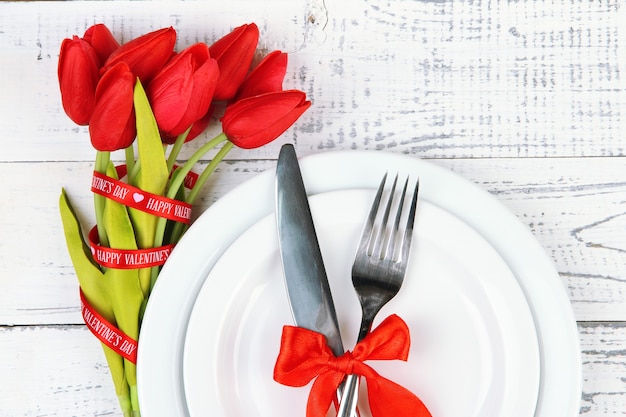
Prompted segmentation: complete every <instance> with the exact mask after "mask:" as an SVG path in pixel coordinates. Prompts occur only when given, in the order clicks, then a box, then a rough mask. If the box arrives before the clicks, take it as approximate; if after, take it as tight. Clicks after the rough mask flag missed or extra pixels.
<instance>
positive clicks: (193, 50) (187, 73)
mask: <svg viewBox="0 0 626 417" xmlns="http://www.w3.org/2000/svg"><path fill="white" fill-rule="evenodd" d="M218 76H219V69H218V67H217V62H216V61H215V60H214V59H212V58H210V57H209V48H208V46H207V45H206V44H204V43H197V44H195V45H192V46H190V47H189V48H187V49H185V50H184V51H182V52H181V53H180V54H178V55H176V56H174V57H173V58H172V59H171V60H170V62H169V63H168V64H167V65H166V66H165V67H164V68H163V69H162V70H161V72H159V73H158V74H157V75H156V76H155V77H154V79H153V80H152V82H150V84H149V85H148V87H147V88H146V94H147V95H148V99H149V100H150V104H151V106H152V111H153V112H154V117H155V118H156V120H157V124H158V125H159V129H161V131H163V132H164V133H165V134H166V135H167V136H173V137H176V136H178V135H180V134H181V133H183V132H184V131H185V130H187V129H188V128H189V127H190V126H191V125H192V124H193V123H194V122H196V121H197V120H199V119H201V118H202V117H203V116H204V115H206V113H207V111H208V110H209V106H210V105H211V101H212V100H213V92H214V91H215V85H216V83H217V79H218Z"/></svg>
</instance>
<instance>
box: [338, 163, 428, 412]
mask: <svg viewBox="0 0 626 417" xmlns="http://www.w3.org/2000/svg"><path fill="white" fill-rule="evenodd" d="M386 181H387V174H385V176H384V177H383V179H382V181H381V183H380V186H379V187H378V191H377V192H376V197H375V198H374V203H373V204H372V208H371V209H370V213H369V216H368V218H367V221H366V223H365V227H364V229H363V233H362V236H361V241H360V243H359V247H358V249H357V254H356V257H355V260H354V264H353V265H352V285H353V286H354V289H355V290H356V293H357V295H358V297H359V302H360V303H361V310H362V318H361V328H360V330H359V336H358V339H357V342H359V341H361V340H362V339H363V338H364V337H365V336H366V335H367V334H368V333H369V331H370V329H371V327H372V322H373V321H374V317H376V314H378V312H379V311H380V309H381V308H382V307H383V306H384V305H385V304H387V303H388V302H389V300H391V299H392V298H393V297H395V295H396V294H397V293H398V291H400V287H401V286H402V281H404V275H405V272H406V267H407V263H408V259H409V252H410V248H411V238H412V237H413V224H414V222H415V211H416V207H417V194H418V191H419V180H418V181H416V184H415V189H414V190H413V196H412V199H411V204H410V208H409V214H408V216H407V219H406V224H405V226H404V230H401V229H400V219H401V218H402V212H403V207H404V205H405V198H406V195H407V188H408V184H409V178H407V179H406V181H405V183H404V187H403V189H402V192H401V193H400V200H399V201H398V203H397V209H396V215H395V219H394V221H393V224H389V214H390V212H391V208H392V205H393V203H394V197H395V196H396V192H395V191H396V184H397V182H398V176H397V175H396V177H395V179H394V181H393V185H392V187H391V191H390V193H389V198H388V199H387V204H386V205H385V210H384V212H383V214H382V219H381V221H380V226H376V219H377V217H379V216H378V214H379V208H380V203H381V200H382V196H383V192H384V189H385V182H386ZM358 387H359V378H358V376H356V375H349V376H348V377H347V378H346V385H345V389H344V395H343V397H342V398H341V405H340V406H339V410H338V412H337V417H349V416H351V415H354V411H355V409H356V403H357V397H358Z"/></svg>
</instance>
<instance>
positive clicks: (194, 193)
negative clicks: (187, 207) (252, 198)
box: [172, 141, 235, 242]
mask: <svg viewBox="0 0 626 417" xmlns="http://www.w3.org/2000/svg"><path fill="white" fill-rule="evenodd" d="M234 146H235V145H233V143H232V142H230V141H228V142H226V143H225V144H224V146H223V147H222V149H220V151H219V152H218V153H217V154H216V155H215V158H213V159H212V160H211V162H209V165H207V167H206V168H205V169H204V171H202V174H200V176H199V177H198V180H197V181H196V184H195V185H194V186H193V189H192V190H191V192H190V193H189V195H188V196H187V199H186V202H187V203H189V204H193V203H194V201H195V200H196V197H198V194H199V193H200V191H202V188H203V187H204V184H205V183H206V181H207V179H208V178H209V176H210V175H211V174H212V173H213V171H215V168H217V165H218V164H219V163H220V162H222V160H223V159H224V157H225V156H226V155H227V154H228V152H230V150H231V149H232V148H233V147H234ZM188 227H189V225H186V224H184V223H176V224H175V225H174V228H173V229H172V242H178V241H179V240H180V238H181V237H182V235H183V233H185V231H187V228H188Z"/></svg>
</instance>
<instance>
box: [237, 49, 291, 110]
mask: <svg viewBox="0 0 626 417" xmlns="http://www.w3.org/2000/svg"><path fill="white" fill-rule="evenodd" d="M286 73H287V54H286V53H283V52H281V51H274V52H271V53H270V54H268V55H267V56H266V57H265V58H263V60H262V61H261V62H260V63H259V65H257V66H256V67H255V68H254V69H253V70H252V72H250V73H249V74H248V75H247V76H246V78H245V79H244V80H243V82H242V83H241V87H239V91H237V96H236V97H235V101H238V100H241V99H242V98H246V97H252V96H258V95H259V94H265V93H273V92H276V91H281V90H282V89H283V80H284V79H285V74H286Z"/></svg>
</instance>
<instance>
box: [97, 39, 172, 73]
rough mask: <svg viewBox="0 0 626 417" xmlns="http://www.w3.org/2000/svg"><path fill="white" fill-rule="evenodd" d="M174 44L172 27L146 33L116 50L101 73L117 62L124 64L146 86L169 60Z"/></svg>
mask: <svg viewBox="0 0 626 417" xmlns="http://www.w3.org/2000/svg"><path fill="white" fill-rule="evenodd" d="M175 43H176V31H175V30H174V29H173V28H172V27H169V28H164V29H159V30H157V31H154V32H150V33H147V34H145V35H142V36H140V37H138V38H135V39H133V40H132V41H130V42H128V43H125V44H124V45H122V46H120V47H119V48H118V49H116V50H115V51H114V52H113V53H112V54H111V56H109V58H108V59H107V61H106V63H105V65H104V68H103V71H108V70H109V69H110V68H111V67H113V66H114V65H115V64H117V63H118V62H125V63H127V64H128V66H129V67H130V69H131V71H132V72H133V74H135V75H136V76H137V77H139V79H140V80H141V82H142V83H143V84H144V85H146V84H147V83H148V81H150V79H152V77H154V76H155V75H156V74H157V73H158V72H159V71H160V70H161V68H163V66H164V65H165V64H166V63H167V61H168V60H169V59H170V57H171V56H172V53H173V51H174V44H175Z"/></svg>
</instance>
